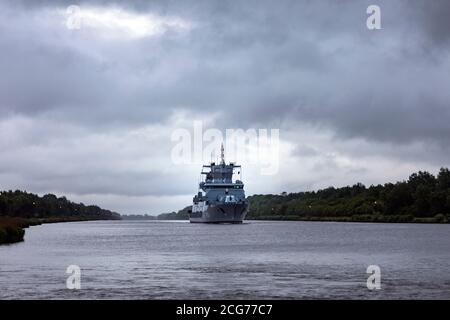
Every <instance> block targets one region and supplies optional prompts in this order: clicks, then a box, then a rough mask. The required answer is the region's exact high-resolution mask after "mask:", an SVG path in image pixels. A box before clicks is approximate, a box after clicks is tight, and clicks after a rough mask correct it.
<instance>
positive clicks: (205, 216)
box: [189, 144, 248, 223]
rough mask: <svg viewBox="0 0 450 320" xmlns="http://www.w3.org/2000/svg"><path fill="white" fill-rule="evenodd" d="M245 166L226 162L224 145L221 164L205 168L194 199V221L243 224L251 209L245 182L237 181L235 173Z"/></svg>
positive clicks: (238, 172) (191, 214)
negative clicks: (246, 196) (246, 194)
mask: <svg viewBox="0 0 450 320" xmlns="http://www.w3.org/2000/svg"><path fill="white" fill-rule="evenodd" d="M241 169H242V168H241V166H239V165H236V164H234V163H233V162H230V163H229V164H226V163H225V154H224V147H223V144H222V146H221V161H220V163H219V164H216V163H215V162H211V163H210V164H209V165H204V166H203V168H202V172H201V174H202V176H204V179H202V180H203V181H202V182H200V184H199V191H198V194H197V195H196V196H194V199H193V205H192V210H191V212H190V213H189V220H190V222H201V223H242V221H243V220H244V219H245V216H246V214H247V211H248V202H247V200H246V199H245V192H244V183H243V182H242V181H241V180H240V179H237V180H235V181H233V175H234V174H238V175H241Z"/></svg>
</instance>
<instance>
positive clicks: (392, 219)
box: [246, 215, 450, 224]
mask: <svg viewBox="0 0 450 320" xmlns="http://www.w3.org/2000/svg"><path fill="white" fill-rule="evenodd" d="M246 220H255V221H258V220H259V221H323V222H327V221H328V222H373V223H439V224H442V223H450V217H448V216H444V215H436V216H435V217H427V218H423V217H412V216H404V215H393V216H385V215H373V216H370V215H367V216H365V215H361V216H348V217H299V216H275V215H273V216H260V217H257V218H255V217H248V218H246Z"/></svg>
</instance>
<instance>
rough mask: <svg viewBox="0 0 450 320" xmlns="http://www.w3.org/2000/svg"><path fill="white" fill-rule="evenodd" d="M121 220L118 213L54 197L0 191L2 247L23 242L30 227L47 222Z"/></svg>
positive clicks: (0, 234)
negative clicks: (26, 230)
mask: <svg viewBox="0 0 450 320" xmlns="http://www.w3.org/2000/svg"><path fill="white" fill-rule="evenodd" d="M119 219H121V217H120V215H119V214H118V213H116V212H112V211H109V210H105V209H101V208H100V207H98V206H92V205H89V206H86V205H84V204H83V203H74V202H71V201H69V200H67V199H66V198H65V197H60V198H58V197H56V196H55V195H53V194H46V195H44V196H43V197H40V196H38V195H36V194H32V193H27V192H25V191H19V190H16V191H1V192H0V245H1V244H9V243H15V242H21V241H23V240H24V236H25V229H26V228H28V227H30V226H35V225H40V224H43V223H58V222H76V221H89V220H119Z"/></svg>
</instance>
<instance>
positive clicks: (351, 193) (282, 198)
mask: <svg viewBox="0 0 450 320" xmlns="http://www.w3.org/2000/svg"><path fill="white" fill-rule="evenodd" d="M248 200H249V202H250V211H249V214H248V218H251V219H292V220H342V221H380V222H382V221H386V222H448V221H450V171H449V169H448V168H441V169H440V171H439V173H438V174H437V176H434V175H433V174H431V173H429V172H427V171H419V172H417V173H413V174H412V175H410V176H409V178H408V179H407V180H406V181H401V182H397V183H386V184H384V185H381V184H379V185H371V186H369V187H366V186H365V185H363V184H362V183H357V184H355V185H353V186H346V187H342V188H335V187H329V188H326V189H322V190H318V191H308V192H297V193H286V192H283V193H282V194H280V195H273V194H269V195H253V196H250V197H248Z"/></svg>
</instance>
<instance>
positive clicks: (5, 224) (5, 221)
mask: <svg viewBox="0 0 450 320" xmlns="http://www.w3.org/2000/svg"><path fill="white" fill-rule="evenodd" d="M92 220H103V219H98V218H89V217H49V218H11V217H3V218H0V245H2V244H11V243H16V242H22V241H24V237H25V229H26V228H28V227H30V226H36V225H41V224H44V223H59V222H78V221H92Z"/></svg>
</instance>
